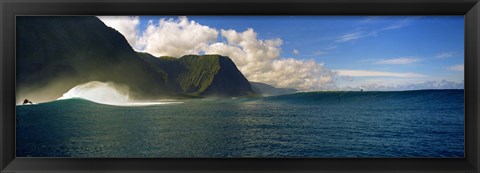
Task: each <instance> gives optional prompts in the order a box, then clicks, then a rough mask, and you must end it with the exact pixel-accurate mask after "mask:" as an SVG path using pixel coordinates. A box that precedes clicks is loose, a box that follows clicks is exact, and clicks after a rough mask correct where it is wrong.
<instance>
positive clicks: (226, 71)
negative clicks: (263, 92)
mask: <svg viewBox="0 0 480 173" xmlns="http://www.w3.org/2000/svg"><path fill="white" fill-rule="evenodd" d="M138 54H139V55H140V57H142V59H144V60H145V61H146V62H149V63H150V64H153V65H154V66H155V68H157V69H162V70H164V71H165V72H166V73H167V74H168V75H167V84H168V88H170V89H171V90H173V91H175V92H179V93H183V94H187V95H191V96H218V97H225V96H246V95H251V94H253V90H252V89H251V86H250V83H249V82H248V80H247V79H246V78H245V77H244V76H243V74H242V73H241V72H240V71H239V70H238V69H237V67H236V66H235V64H234V63H233V61H232V60H231V59H230V58H229V57H225V56H221V55H201V56H200V55H185V56H182V57H180V58H173V57H154V56H152V55H150V54H147V53H138Z"/></svg>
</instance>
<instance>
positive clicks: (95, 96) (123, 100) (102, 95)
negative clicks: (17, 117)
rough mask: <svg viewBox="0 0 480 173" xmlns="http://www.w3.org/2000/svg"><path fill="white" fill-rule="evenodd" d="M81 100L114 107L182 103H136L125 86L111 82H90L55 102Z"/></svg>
mask: <svg viewBox="0 0 480 173" xmlns="http://www.w3.org/2000/svg"><path fill="white" fill-rule="evenodd" d="M71 98H82V99H85V100H90V101H92V102H96V103H100V104H106V105H114V106H152V105H163V104H174V103H182V102H176V101H173V100H169V101H138V100H132V99H130V96H129V89H128V87H126V86H122V85H118V84H115V83H112V82H98V81H91V82H87V83H84V84H80V85H77V86H75V87H73V88H72V89H70V90H69V91H68V92H66V93H65V94H63V96H62V97H60V98H58V99H57V100H63V99H71Z"/></svg>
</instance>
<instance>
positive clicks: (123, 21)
mask: <svg viewBox="0 0 480 173" xmlns="http://www.w3.org/2000/svg"><path fill="white" fill-rule="evenodd" d="M97 17H98V18H99V19H100V20H101V21H102V22H103V23H105V25H107V26H109V27H111V28H114V29H116V30H117V31H118V32H120V33H121V34H122V35H123V36H124V37H125V39H127V41H128V43H129V44H130V45H131V46H132V47H133V48H134V49H135V50H139V49H138V47H137V45H138V43H137V41H138V35H139V34H138V26H139V24H140V19H139V17H138V16H136V17H135V16H97Z"/></svg>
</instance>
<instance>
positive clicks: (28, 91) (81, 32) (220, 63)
mask: <svg viewBox="0 0 480 173" xmlns="http://www.w3.org/2000/svg"><path fill="white" fill-rule="evenodd" d="M16 23H17V26H16V28H17V29H16V38H17V41H16V49H17V51H16V52H17V54H16V60H17V62H16V64H17V65H16V75H17V76H16V86H17V99H23V98H28V99H32V100H34V101H36V102H41V101H48V100H53V99H56V98H58V97H60V96H61V95H62V94H63V93H65V92H66V91H68V90H69V89H71V88H73V87H74V86H76V85H78V84H81V83H86V82H89V81H104V82H107V81H111V82H115V83H118V84H122V85H126V86H128V87H129V88H130V91H131V93H130V95H131V97H133V98H142V99H155V98H160V97H161V98H165V97H178V96H185V95H189V96H242V95H247V94H249V93H251V92H252V90H251V87H250V84H249V83H248V81H247V80H246V79H245V77H244V76H243V75H242V74H241V73H240V71H238V69H237V68H236V66H235V64H234V63H233V62H232V61H231V60H230V59H229V58H228V57H223V56H218V55H205V56H195V55H188V56H184V57H181V58H179V59H177V58H172V57H160V58H156V57H153V56H151V55H148V54H142V53H137V52H135V51H134V50H133V49H132V47H131V46H130V45H129V44H128V42H127V40H126V39H125V37H123V35H122V34H120V33H119V32H118V31H116V30H115V29H112V28H110V27H107V26H106V25H105V24H104V23H103V22H102V21H100V20H99V19H98V18H96V17H93V16H92V17H89V16H18V17H17V18H16ZM152 57H153V58H152Z"/></svg>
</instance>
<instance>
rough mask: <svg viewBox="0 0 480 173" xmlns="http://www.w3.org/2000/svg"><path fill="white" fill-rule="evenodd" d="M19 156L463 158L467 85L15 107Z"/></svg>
mask: <svg viewBox="0 0 480 173" xmlns="http://www.w3.org/2000/svg"><path fill="white" fill-rule="evenodd" d="M16 110H17V114H16V121H17V124H16V128H17V132H16V140H17V141H16V152H17V153H16V154H17V157H169V158H171V157H463V156H464V91H463V90H421V91H395V92H308V93H295V94H290V95H283V96H273V97H265V98H237V99H192V100H183V103H181V104H165V105H154V106H140V107H139V106H136V107H125V106H110V105H103V104H98V103H94V102H91V101H88V100H82V99H68V100H59V101H54V102H49V103H43V104H38V105H31V106H17V107H16Z"/></svg>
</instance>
